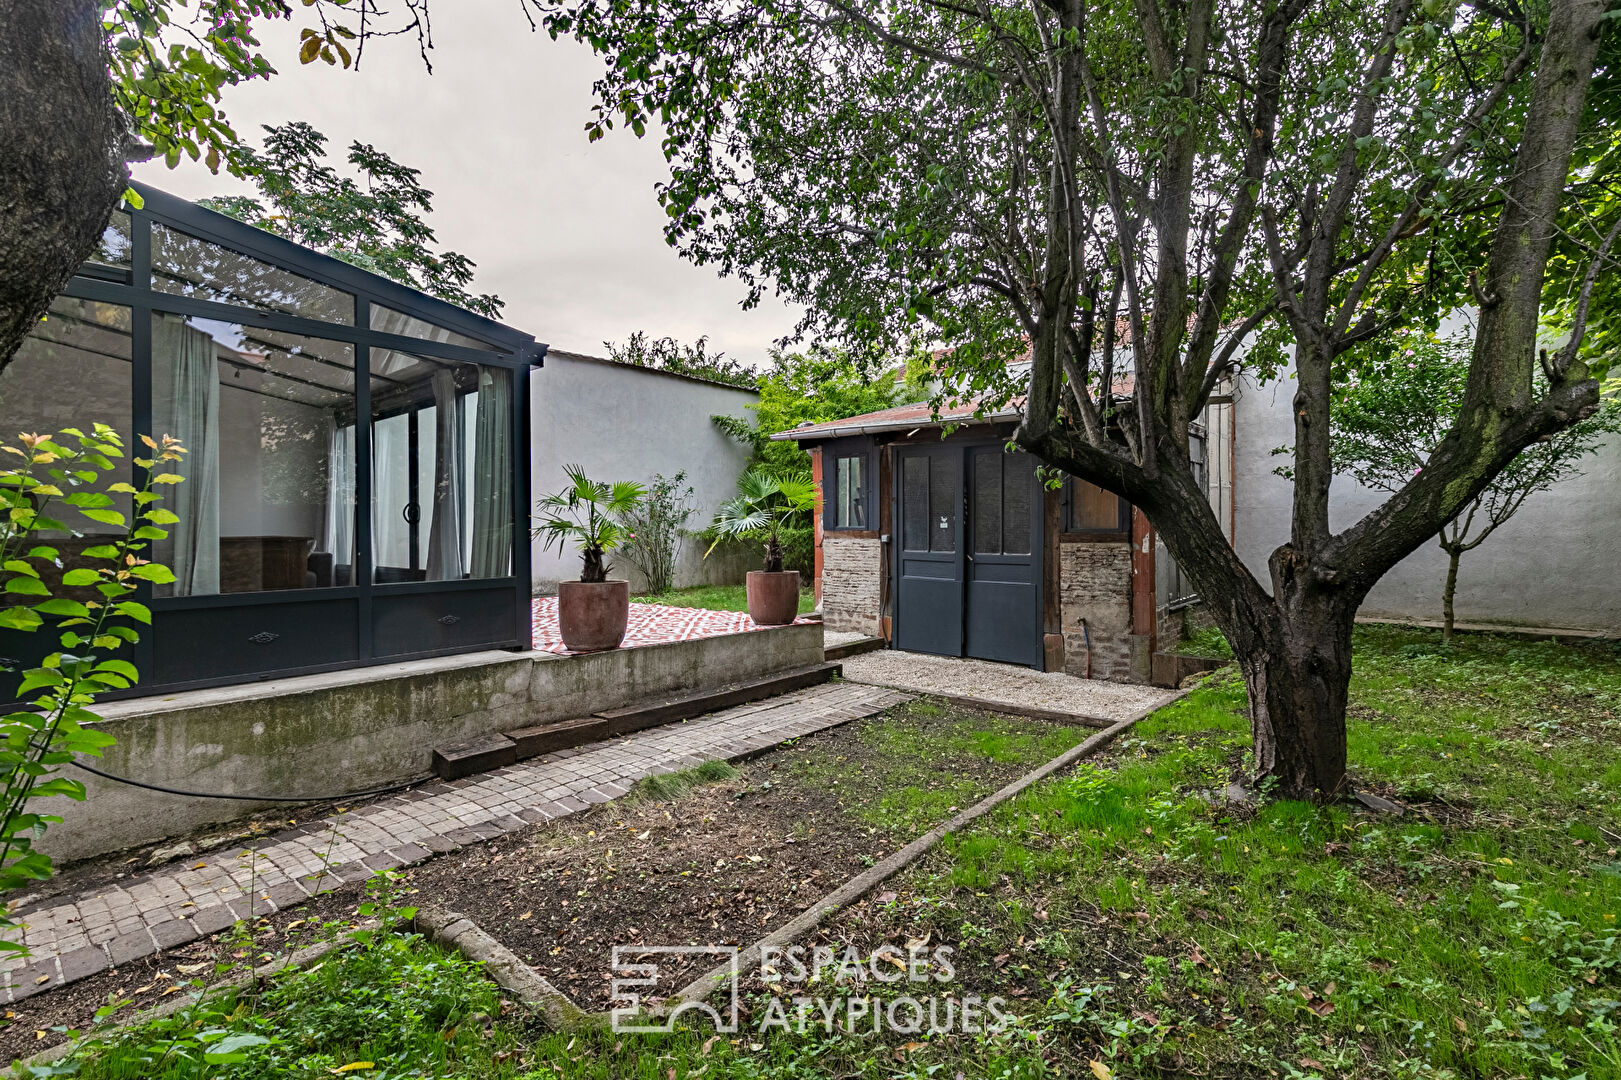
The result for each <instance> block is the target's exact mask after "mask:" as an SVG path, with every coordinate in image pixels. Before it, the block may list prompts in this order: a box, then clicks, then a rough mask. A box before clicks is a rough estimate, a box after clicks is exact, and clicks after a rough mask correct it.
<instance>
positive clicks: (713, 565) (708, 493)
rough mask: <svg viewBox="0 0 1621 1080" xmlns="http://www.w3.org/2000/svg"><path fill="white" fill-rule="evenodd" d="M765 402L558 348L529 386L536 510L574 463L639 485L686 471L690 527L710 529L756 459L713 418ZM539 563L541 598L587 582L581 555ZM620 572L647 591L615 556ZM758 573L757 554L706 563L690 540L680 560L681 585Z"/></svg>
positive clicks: (545, 555) (551, 554)
mask: <svg viewBox="0 0 1621 1080" xmlns="http://www.w3.org/2000/svg"><path fill="white" fill-rule="evenodd" d="M758 400H759V395H758V394H757V393H755V392H754V391H752V390H743V389H739V388H737V387H732V386H722V385H720V384H717V383H710V382H705V381H704V380H702V379H693V378H688V377H686V376H682V375H674V374H670V373H668V372H660V371H652V370H649V369H647V368H638V367H631V366H629V365H626V364H616V363H614V362H612V361H610V360H602V359H598V358H596V357H589V356H581V355H578V354H575V353H568V352H559V351H556V350H553V351H551V352H549V353H547V354H546V361H545V364H544V366H543V367H542V368H541V369H540V370H539V371H536V372H535V373H534V375H533V377H532V378H531V379H530V382H529V409H530V449H529V455H530V470H531V472H530V493H531V503H533V500H534V499H535V498H539V497H540V496H542V495H545V494H548V493H550V492H554V491H557V490H559V489H561V488H562V487H563V485H564V483H565V482H566V479H565V477H564V475H563V467H564V466H565V465H574V464H577V465H580V466H583V467H584V469H585V471H586V475H588V476H590V477H591V479H593V480H607V481H615V480H634V481H637V482H638V483H647V482H648V481H650V480H652V478H653V474H654V473H660V474H662V475H664V476H672V475H674V474H675V473H676V472H677V471H679V470H682V469H684V470H686V473H687V480H686V482H687V483H688V484H691V485H692V487H693V489H694V490H693V504H694V510H693V514H692V517H691V518H689V519H688V527H689V528H692V529H701V528H703V527H704V526H705V525H707V524H708V523H709V521H710V519H711V518H713V517H714V513H715V508H716V507H718V506H719V505H720V504H721V503H722V502H724V501H726V500H727V499H729V498H731V497H732V496H733V495H735V494H736V493H737V477H738V474H739V473H741V472H742V471H743V467H744V465H745V464H747V462H748V456H749V455H748V450H747V449H746V448H745V447H744V446H743V445H742V444H740V443H738V442H737V441H736V440H734V439H731V438H728V437H727V436H726V435H725V434H723V433H722V432H721V430H720V429H719V428H717V427H716V426H715V425H714V424H713V423H712V422H711V421H710V419H709V418H710V417H711V416H716V415H722V416H737V417H743V418H745V419H749V420H752V419H753V417H754V413H753V410H751V409H750V408H748V406H750V405H753V404H755V403H756V402H757V401H758ZM533 558H534V562H533V564H532V577H533V582H534V587H535V591H536V592H539V593H552V592H556V591H557V583H558V582H559V581H563V580H569V579H572V578H576V577H578V576H579V572H580V559H579V556H578V555H577V554H575V553H574V552H573V551H568V552H565V553H564V554H563V555H561V556H560V555H559V554H558V553H557V549H556V548H553V549H551V550H550V551H546V550H542V548H541V546H540V544H539V543H535V544H534V545H533ZM614 565H615V570H614V576H615V577H625V578H628V579H629V580H630V582H631V588H632V589H639V588H641V587H642V584H643V583H642V580H641V575H640V574H639V573H637V572H636V570H635V568H634V567H632V566H630V564H629V563H627V562H625V561H624V560H623V559H616V560H615V561H614ZM758 568H759V567H758V558H757V555H756V554H755V553H754V552H753V551H750V550H740V549H737V548H733V549H731V550H728V549H726V548H721V549H719V550H717V551H716V552H715V554H714V555H712V556H710V557H709V558H708V559H707V560H706V559H704V558H703V546H702V545H701V544H699V542H698V541H696V540H692V539H689V540H686V541H684V542H683V544H682V548H681V552H680V555H679V557H678V559H677V563H676V584H677V585H678V586H685V585H709V584H714V585H730V584H737V583H740V582H742V580H743V574H744V573H745V572H746V571H748V570H754V569H758Z"/></svg>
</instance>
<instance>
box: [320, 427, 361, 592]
mask: <svg viewBox="0 0 1621 1080" xmlns="http://www.w3.org/2000/svg"><path fill="white" fill-rule="evenodd" d="M331 423H332V432H331V437H330V449H329V450H328V452H327V481H326V525H325V527H324V528H323V530H322V547H323V549H324V550H326V551H329V552H331V553H332V562H333V574H334V578H336V577H337V576H339V574H340V572H341V571H342V569H343V568H345V567H349V568H351V570H350V578H349V581H350V582H352V581H353V580H354V579H353V570H352V568H353V566H354V564H355V426H354V425H353V424H344V425H340V424H339V423H338V422H337V418H336V417H333V418H332V421H331ZM346 583H347V582H346ZM332 584H334V585H337V584H340V582H338V581H337V580H334V581H333V582H332Z"/></svg>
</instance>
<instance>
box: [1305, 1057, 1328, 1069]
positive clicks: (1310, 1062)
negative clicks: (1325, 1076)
mask: <svg viewBox="0 0 1621 1080" xmlns="http://www.w3.org/2000/svg"><path fill="white" fill-rule="evenodd" d="M1300 1064H1301V1067H1302V1068H1306V1069H1321V1068H1322V1067H1323V1063H1322V1062H1321V1061H1317V1060H1315V1059H1313V1058H1301V1059H1300Z"/></svg>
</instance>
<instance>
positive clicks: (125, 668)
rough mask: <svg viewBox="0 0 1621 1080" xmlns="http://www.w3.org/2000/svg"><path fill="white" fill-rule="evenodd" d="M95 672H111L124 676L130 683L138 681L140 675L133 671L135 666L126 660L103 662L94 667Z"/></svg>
mask: <svg viewBox="0 0 1621 1080" xmlns="http://www.w3.org/2000/svg"><path fill="white" fill-rule="evenodd" d="M96 670H97V671H111V672H114V673H116V674H119V675H122V676H124V677H125V678H126V679H129V680H130V681H131V682H135V681H137V680H139V679H140V677H141V673H140V672H138V671H136V670H135V665H134V664H132V663H130V662H129V661H128V660H103V661H102V662H101V663H99V664H97V665H96Z"/></svg>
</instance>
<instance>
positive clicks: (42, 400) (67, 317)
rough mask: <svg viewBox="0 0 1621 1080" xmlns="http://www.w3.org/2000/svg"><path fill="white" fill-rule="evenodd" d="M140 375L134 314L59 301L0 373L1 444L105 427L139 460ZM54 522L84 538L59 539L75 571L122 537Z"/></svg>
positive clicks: (80, 521)
mask: <svg viewBox="0 0 1621 1080" xmlns="http://www.w3.org/2000/svg"><path fill="white" fill-rule="evenodd" d="M132 371H133V367H132V365H131V363H130V310H129V308H127V307H122V306H120V305H118V304H106V303H101V302H100V301H95V300H75V299H72V298H70V297H66V296H59V297H57V298H56V299H55V300H54V301H53V302H52V303H51V307H50V311H49V312H48V313H47V314H46V316H45V318H44V320H42V321H41V322H39V323H38V324H36V325H35V326H34V328H33V330H31V331H30V332H29V334H28V336H27V337H26V338H24V339H23V343H22V347H21V348H19V349H18V350H17V355H16V356H15V357H13V358H12V361H11V363H10V364H8V365H7V366H6V368H5V370H4V371H0V441H3V442H6V443H9V444H11V445H13V446H15V445H16V444H17V442H16V440H17V436H18V435H20V434H23V433H25V432H26V433H28V434H54V433H56V432H58V431H60V430H62V429H63V428H65V427H76V428H80V429H81V430H86V431H88V430H89V429H90V425H91V424H92V423H95V422H98V421H99V422H100V423H103V424H107V425H110V426H111V427H113V428H114V429H115V430H117V432H118V434H119V435H120V436H121V437H122V438H123V440H124V447H125V454H126V458H127V457H128V456H132V455H131V451H130V450H129V446H130V443H131V442H132V441H134V432H133V424H132V422H131V417H130V388H131V372H132ZM104 475H106V474H104ZM109 479H116V480H129V479H130V477H129V476H127V475H114V476H111V477H110V478H109ZM164 494H167V492H165V493H164ZM113 499H114V505H113V507H112V509H114V510H117V511H118V512H119V513H121V514H124V515H126V516H127V515H128V514H129V512H130V503H129V498H128V496H126V495H114V496H113ZM54 516H55V517H56V518H57V519H58V520H59V521H62V522H64V523H65V524H67V525H69V526H71V527H73V528H74V529H76V530H78V531H79V532H81V533H83V534H84V535H82V536H77V537H66V536H62V535H60V534H57V535H56V536H55V537H54V538H53V539H52V541H51V543H52V546H54V547H56V548H57V549H58V550H59V551H60V552H61V554H62V562H63V566H64V569H67V570H71V569H75V568H76V567H80V566H90V565H92V564H90V563H88V562H85V561H83V560H81V559H79V558H78V557H77V555H78V553H79V552H82V551H83V550H84V549H85V548H87V547H91V546H93V545H95V544H102V543H106V537H108V536H110V535H112V534H113V533H114V532H116V531H117V530H115V528H114V527H113V526H110V525H103V524H101V523H99V522H94V521H91V520H90V519H89V518H86V517H81V516H80V515H79V514H77V513H75V512H74V511H72V510H70V509H66V508H64V509H63V510H62V512H61V513H58V514H55V515H54ZM94 565H97V566H104V565H105V563H97V564H94ZM86 591H87V592H88V590H86ZM76 598H78V599H85V598H86V597H83V596H79V597H76ZM89 598H92V599H93V598H94V594H90V597H89Z"/></svg>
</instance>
